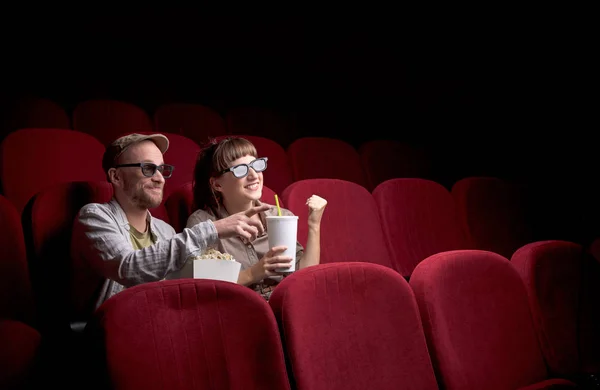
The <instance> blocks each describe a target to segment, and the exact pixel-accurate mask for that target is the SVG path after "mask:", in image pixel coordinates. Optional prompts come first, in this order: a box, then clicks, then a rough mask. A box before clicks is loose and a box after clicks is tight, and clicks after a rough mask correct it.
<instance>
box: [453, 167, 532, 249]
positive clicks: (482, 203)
mask: <svg viewBox="0 0 600 390" xmlns="http://www.w3.org/2000/svg"><path fill="white" fill-rule="evenodd" d="M451 192H452V196H453V197H454V199H455V201H456V205H457V211H458V215H459V217H460V219H461V223H462V224H463V227H464V229H465V232H466V233H467V235H468V237H469V240H470V241H471V243H472V244H473V245H474V247H475V248H476V249H481V250H487V251H491V252H495V253H498V254H500V255H502V256H504V257H506V258H510V257H511V256H512V254H513V253H514V252H515V251H516V250H517V249H518V248H520V247H521V246H523V245H525V244H527V243H529V242H531V240H532V239H531V232H530V228H529V227H528V225H527V222H526V217H525V209H524V205H523V203H522V199H521V196H520V193H519V190H518V188H517V187H516V186H515V185H513V184H512V183H510V182H508V181H506V180H502V179H499V178H495V177H467V178H464V179H461V180H459V181H457V182H456V183H454V185H453V186H452V191H451Z"/></svg>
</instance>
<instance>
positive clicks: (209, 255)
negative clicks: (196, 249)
mask: <svg viewBox="0 0 600 390" xmlns="http://www.w3.org/2000/svg"><path fill="white" fill-rule="evenodd" d="M207 259H218V260H229V261H235V259H234V258H233V256H231V255H230V254H229V253H221V252H219V251H218V250H216V249H214V248H209V249H207V250H206V251H205V252H204V253H203V254H201V255H199V256H194V257H192V260H207Z"/></svg>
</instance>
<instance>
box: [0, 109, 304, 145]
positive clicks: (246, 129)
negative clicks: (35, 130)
mask: <svg viewBox="0 0 600 390" xmlns="http://www.w3.org/2000/svg"><path fill="white" fill-rule="evenodd" d="M8 127H9V128H10V129H13V130H14V129H19V128H25V127H48V128H64V129H73V130H79V131H82V132H85V133H88V134H90V135H93V136H94V137H96V138H98V139H99V140H100V141H101V142H102V143H103V144H106V143H108V142H110V141H112V140H113V139H114V138H116V136H117V135H118V134H120V133H122V132H123V131H124V130H125V129H127V130H130V131H132V132H142V131H159V132H167V133H175V134H180V135H184V136H187V137H189V138H191V139H193V140H194V141H196V142H198V143H203V142H206V140H208V138H209V137H216V136H222V135H225V134H253V135H258V136H262V137H266V138H271V139H275V140H277V142H279V143H281V144H283V145H285V146H287V144H288V143H289V142H291V141H292V140H293V139H294V138H295V137H296V136H297V134H298V132H297V131H296V130H295V126H294V125H293V124H292V122H291V121H288V120H286V119H284V117H283V116H281V115H279V114H277V113H275V112H273V111H272V110H267V109H263V108H257V107H239V108H235V109H231V110H229V111H228V112H227V114H226V115H225V116H222V115H221V114H220V113H219V112H217V111H216V110H215V109H213V108H211V107H209V106H205V105H202V104H194V103H168V104H163V105H161V106H160V107H159V108H157V109H156V110H155V111H154V112H153V113H152V115H150V114H148V112H146V111H145V110H144V109H142V108H141V107H139V106H137V105H135V104H133V103H129V102H124V101H119V100H111V99H91V100H86V101H83V102H80V103H78V104H77V105H76V106H75V108H74V109H73V111H72V113H68V112H67V111H66V110H65V109H64V108H63V107H62V106H61V105H59V104H58V103H56V102H54V101H52V100H49V99H44V98H27V99H21V100H20V101H18V102H17V103H16V104H15V107H13V109H12V118H11V119H10V123H9V124H8Z"/></svg>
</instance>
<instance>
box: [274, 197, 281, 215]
mask: <svg viewBox="0 0 600 390" xmlns="http://www.w3.org/2000/svg"><path fill="white" fill-rule="evenodd" d="M275 204H276V205H277V215H279V216H280V217H281V209H280V208H279V198H278V197H277V194H275Z"/></svg>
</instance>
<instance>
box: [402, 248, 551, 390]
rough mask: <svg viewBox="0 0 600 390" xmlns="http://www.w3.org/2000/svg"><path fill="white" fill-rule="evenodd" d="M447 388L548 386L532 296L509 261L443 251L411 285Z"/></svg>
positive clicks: (427, 262) (483, 254) (430, 259)
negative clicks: (529, 297) (543, 383)
mask: <svg viewBox="0 0 600 390" xmlns="http://www.w3.org/2000/svg"><path fill="white" fill-rule="evenodd" d="M409 283H410V286H411V287H412V288H413V290H414V292H415V297H416V299H417V303H418V305H419V312H420V313H421V318H422V322H423V327H424V330H425V335H426V337H427V342H428V346H429V352H430V354H431V356H432V361H433V364H434V368H435V369H436V372H437V374H438V381H439V383H440V387H441V388H444V389H450V390H454V389H498V390H499V389H520V388H523V387H525V386H528V385H532V384H534V383H537V382H539V381H543V380H545V379H547V371H546V366H545V362H544V359H543V356H542V353H541V351H540V347H539V344H538V341H537V335H536V332H535V328H534V326H533V321H532V317H531V311H530V309H529V303H528V301H527V291H526V290H525V286H524V284H523V281H522V280H521V277H520V276H519V274H518V273H517V271H516V270H515V269H514V267H513V266H512V265H511V264H510V261H509V260H508V259H506V258H504V257H502V256H500V255H498V254H496V253H492V252H487V251H479V250H458V251H449V252H442V253H438V254H435V255H433V256H430V257H428V258H426V259H424V260H423V261H421V262H420V263H419V264H418V265H417V266H416V267H415V269H414V272H413V273H412V276H411V278H410V282H409Z"/></svg>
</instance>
